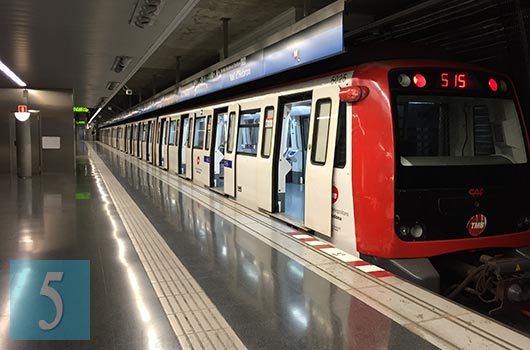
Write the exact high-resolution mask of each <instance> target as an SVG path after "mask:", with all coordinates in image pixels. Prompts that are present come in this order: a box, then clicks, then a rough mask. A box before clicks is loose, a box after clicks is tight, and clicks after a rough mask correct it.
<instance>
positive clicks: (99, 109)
mask: <svg viewBox="0 0 530 350" xmlns="http://www.w3.org/2000/svg"><path fill="white" fill-rule="evenodd" d="M101 108H102V107H99V108H98V110H97V111H96V113H94V115H93V116H92V118H90V120H89V121H88V124H90V123H91V122H92V120H94V118H95V117H97V116H98V114H99V112H101Z"/></svg>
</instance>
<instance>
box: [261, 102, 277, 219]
mask: <svg viewBox="0 0 530 350" xmlns="http://www.w3.org/2000/svg"><path fill="white" fill-rule="evenodd" d="M262 103H263V104H262V108H261V120H260V126H259V135H261V137H260V138H259V144H258V149H257V162H256V168H257V169H256V180H257V183H258V190H257V203H258V206H259V207H260V208H262V209H265V210H267V211H269V212H272V211H273V210H274V207H275V206H274V205H273V203H274V190H273V188H274V185H273V180H272V178H273V176H272V175H273V169H274V162H273V157H272V149H273V148H272V146H273V145H274V141H273V140H274V135H275V131H276V125H275V124H276V123H275V121H276V105H277V104H278V97H276V96H274V97H268V98H264V99H262Z"/></svg>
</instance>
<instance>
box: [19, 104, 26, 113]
mask: <svg viewBox="0 0 530 350" xmlns="http://www.w3.org/2000/svg"><path fill="white" fill-rule="evenodd" d="M18 111H19V112H21V113H27V112H28V106H26V105H18Z"/></svg>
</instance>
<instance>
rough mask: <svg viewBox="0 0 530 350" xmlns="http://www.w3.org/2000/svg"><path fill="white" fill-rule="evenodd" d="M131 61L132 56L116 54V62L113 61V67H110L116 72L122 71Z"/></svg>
mask: <svg viewBox="0 0 530 350" xmlns="http://www.w3.org/2000/svg"><path fill="white" fill-rule="evenodd" d="M131 61H132V57H129V56H116V58H115V59H114V63H112V67H111V68H110V69H111V70H112V71H114V72H116V73H121V72H122V71H123V70H124V69H125V68H127V66H128V65H129V63H131Z"/></svg>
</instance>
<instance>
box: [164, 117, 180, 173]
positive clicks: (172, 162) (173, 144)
mask: <svg viewBox="0 0 530 350" xmlns="http://www.w3.org/2000/svg"><path fill="white" fill-rule="evenodd" d="M168 123H169V132H168V143H167V166H166V168H167V169H168V170H169V171H170V172H171V173H177V168H178V166H179V160H178V156H179V150H178V136H179V131H178V119H177V118H175V117H174V116H173V118H168Z"/></svg>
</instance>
